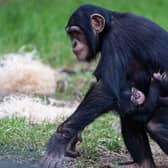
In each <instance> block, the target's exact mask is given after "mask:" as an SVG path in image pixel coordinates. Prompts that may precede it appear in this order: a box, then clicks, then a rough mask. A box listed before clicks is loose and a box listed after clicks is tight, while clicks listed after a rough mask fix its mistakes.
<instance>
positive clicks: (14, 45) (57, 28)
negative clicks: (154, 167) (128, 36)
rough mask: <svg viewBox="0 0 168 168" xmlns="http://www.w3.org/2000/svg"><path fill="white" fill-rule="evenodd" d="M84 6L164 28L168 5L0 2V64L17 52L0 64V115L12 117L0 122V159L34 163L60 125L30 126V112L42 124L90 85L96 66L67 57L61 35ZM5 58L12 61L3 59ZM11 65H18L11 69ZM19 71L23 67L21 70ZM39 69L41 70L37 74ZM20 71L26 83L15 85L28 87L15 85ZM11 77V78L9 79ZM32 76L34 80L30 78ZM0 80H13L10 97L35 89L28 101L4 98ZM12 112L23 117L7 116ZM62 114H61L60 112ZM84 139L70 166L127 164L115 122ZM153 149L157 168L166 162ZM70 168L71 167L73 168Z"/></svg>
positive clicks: (150, 0)
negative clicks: (139, 17) (141, 18)
mask: <svg viewBox="0 0 168 168" xmlns="http://www.w3.org/2000/svg"><path fill="white" fill-rule="evenodd" d="M85 3H91V4H95V5H99V6H102V7H104V8H107V9H110V10H113V11H120V12H132V13H135V14H137V15H143V16H145V17H147V18H149V19H151V20H153V21H154V22H156V23H158V24H159V25H160V26H162V27H163V28H165V29H168V12H167V10H168V0H104V1H103V0H0V55H1V56H0V59H1V57H4V55H6V54H7V55H8V53H16V55H14V57H12V59H13V58H14V59H13V60H14V62H10V61H8V59H6V60H7V61H6V62H5V63H4V62H0V65H3V66H4V67H5V66H6V65H8V67H7V70H6V69H5V71H4V69H3V66H0V100H1V102H0V118H1V114H3V113H5V114H3V115H6V114H7V116H10V118H5V119H2V120H0V149H1V150H0V158H2V159H4V158H5V159H12V160H21V161H25V160H26V161H28V160H30V161H37V160H38V159H39V158H40V157H41V155H42V154H43V153H44V150H45V144H46V142H47V140H48V138H49V137H50V136H51V134H53V132H54V131H55V128H56V126H55V124H56V125H57V124H58V123H59V122H60V121H57V122H56V123H55V124H53V120H52V122H50V120H47V123H46V122H43V123H41V122H40V124H39V123H38V122H34V120H33V122H32V120H29V119H30V118H31V117H32V115H33V113H34V114H35V113H36V114H38V116H37V118H38V117H39V116H40V117H41V116H44V117H43V119H46V118H45V117H47V115H49V113H50V114H51V117H50V118H53V116H54V115H55V114H56V112H58V111H57V109H56V108H55V107H56V106H57V103H58V106H61V107H64V106H66V104H70V103H69V101H77V104H78V102H79V101H80V100H81V98H83V96H84V95H85V93H86V91H87V89H88V88H89V85H90V83H91V82H92V81H93V80H94V78H93V77H92V72H93V70H94V68H95V64H96V63H93V64H81V63H78V62H77V60H76V58H75V56H73V54H72V52H71V44H70V41H69V39H68V36H67V35H66V33H65V30H64V28H65V26H66V23H67V21H68V18H69V16H70V15H71V13H72V12H73V11H74V10H75V9H76V8H77V7H78V6H80V5H82V4H85ZM22 48H24V50H25V51H26V52H30V53H28V54H29V57H27V55H26V54H25V53H24V54H23V55H24V56H25V58H26V59H25V60H26V61H28V62H29V64H27V63H26V64H25V60H20V59H19V60H18V59H16V58H18V55H17V53H18V51H20V49H22ZM34 50H35V51H36V54H35V55H38V57H39V59H38V61H37V60H35V62H34V60H31V61H33V62H30V59H29V58H30V57H31V56H32V55H31V54H32V51H34ZM21 55H22V54H21ZM7 58H11V57H8V56H7ZM19 58H20V57H19ZM13 60H12V61H13ZM16 60H17V61H21V62H17V61H16ZM39 61H40V66H39ZM23 62H24V64H23ZM15 64H16V66H13V65H15ZM31 65H33V66H32V67H36V66H37V68H35V69H36V70H37V69H38V71H34V69H33V71H32V67H31V68H30V66H31ZM11 67H12V68H13V69H12V68H11ZM18 67H19V68H20V67H21V68H22V69H19V68H18ZM23 67H24V68H26V67H27V68H26V69H23ZM38 67H39V68H38ZM40 68H41V69H43V71H40ZM9 69H10V71H9ZM27 69H29V71H28V72H30V74H31V75H32V76H31V77H32V79H34V80H35V81H36V80H38V81H40V82H39V85H33V86H32V81H31V82H30V80H29V78H27V77H26V76H25V73H26V74H27ZM20 71H23V73H22V74H21V76H24V77H25V78H20V79H19V80H22V82H23V80H24V82H28V85H26V84H27V83H24V82H23V83H21V82H19V85H17V84H18V83H17V82H18V78H16V76H17V77H18V76H19V75H18V74H19V73H20ZM44 71H45V72H44ZM55 71H56V72H57V73H56V74H55ZM9 72H10V75H12V78H11V77H10V78H9V77H8V74H9ZM53 72H54V78H53ZM4 73H5V74H6V75H4ZM35 73H36V75H34V74H35ZM45 73H46V74H45ZM28 76H30V75H28ZM37 76H38V77H37ZM44 76H48V78H47V79H46V78H45V79H44V78H43V77H44ZM49 76H50V77H51V78H50V77H49ZM2 77H4V78H2ZM2 79H3V80H2ZM27 79H28V80H27ZM51 79H52V80H51ZM1 81H5V82H6V81H7V83H10V84H11V83H12V81H16V82H15V83H14V84H13V85H12V84H11V85H10V86H8V90H7V93H8V94H9V92H12V93H14V92H20V93H22V92H21V91H20V90H19V89H21V88H22V91H23V93H25V92H26V93H27V92H28V91H27V90H26V89H27V88H29V89H30V87H26V89H25V88H24V87H23V86H25V85H26V86H30V85H29V84H30V83H31V86H32V88H33V90H31V89H30V90H31V91H30V92H31V97H27V96H26V97H25V96H24V97H23V96H22V97H19V98H18V97H17V98H16V97H14V98H13V97H12V98H4V96H5V95H2V96H1V93H2V92H3V91H4V89H1V88H3V86H5V87H6V83H5V84H4V83H3V82H1ZM43 81H45V82H43ZM51 81H52V84H51ZM35 83H38V82H35ZM55 83H56V85H55ZM20 84H21V85H20ZM44 84H45V86H44ZM39 86H40V87H39ZM5 87H4V88H5ZM9 88H10V91H9ZM18 88H19V89H18ZM37 88H38V89H39V88H41V90H42V91H41V90H40V91H39V90H38V92H37V90H36V89H37ZM44 88H45V89H44ZM48 88H49V89H48ZM5 89H6V88H5ZM55 89H56V90H55ZM44 90H46V92H47V91H49V90H50V94H49V95H48V94H46V92H45V93H43V91H44ZM30 92H28V94H30ZM51 92H52V94H51ZM34 93H35V94H34ZM50 98H52V99H50ZM55 99H59V100H63V101H65V100H66V101H68V102H61V105H60V102H55ZM43 100H45V102H43ZM24 103H25V104H24ZM48 105H49V107H48ZM69 106H71V105H69ZM16 107H17V108H16ZM27 107H30V108H27ZM75 108H76V104H75V105H74V106H73V108H69V109H67V108H66V109H65V110H64V111H66V112H67V111H70V113H72V112H73V111H74V109H75ZM55 109H56V111H55ZM26 110H27V111H28V112H29V113H30V114H31V115H30V114H29V118H28V120H27V119H26V120H25V119H24V117H25V116H27V113H25V112H27V111H26ZM58 110H59V109H58ZM11 111H12V112H11ZM16 113H17V114H18V113H19V115H20V116H21V117H23V118H20V117H19V118H18V116H17V117H11V115H13V114H16ZM21 113H22V114H21ZM23 113H24V115H23ZM44 113H46V114H44ZM61 113H64V112H62V111H61ZM70 113H69V114H70ZM8 114H9V115H8ZM42 114H43V115H42ZM2 118H4V117H2ZM31 119H32V118H31ZM64 119H65V118H64ZM83 138H84V142H83V143H82V145H81V147H80V148H81V151H82V157H81V158H79V159H77V161H76V162H75V163H74V164H73V165H75V167H80V168H85V167H86V168H93V167H101V166H102V164H103V163H109V165H110V163H114V164H113V165H112V166H114V165H116V167H117V162H118V160H129V156H128V154H127V152H126V150H125V148H124V146H123V142H122V138H121V136H120V128H119V120H118V118H116V116H114V115H112V114H111V113H110V114H107V115H105V116H104V117H101V118H100V119H98V120H97V121H96V122H94V123H93V124H91V125H90V126H89V127H88V128H87V129H86V130H85V131H84V134H83ZM153 150H154V151H157V154H156V152H155V157H156V158H157V162H158V163H160V162H162V161H163V160H164V162H165V160H166V159H165V157H163V155H160V153H159V154H158V148H156V147H155V146H154V147H153ZM0 160H1V159H0ZM0 167H1V161H0ZM72 167H73V168H74V166H72ZM68 168H70V165H69V166H68Z"/></svg>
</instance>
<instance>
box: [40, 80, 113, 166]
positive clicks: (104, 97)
mask: <svg viewBox="0 0 168 168" xmlns="http://www.w3.org/2000/svg"><path fill="white" fill-rule="evenodd" d="M114 107H115V101H114V98H113V97H112V96H111V95H110V94H109V92H108V89H106V87H105V86H104V85H103V83H102V82H101V81H99V82H97V83H96V84H95V85H94V86H92V87H91V89H90V90H89V91H88V93H87V95H86V96H85V98H84V99H83V101H82V103H81V104H80V105H79V107H78V108H77V110H76V111H75V112H74V113H73V114H72V115H71V116H70V117H69V118H68V119H67V120H66V121H65V122H64V123H62V124H61V125H60V126H59V127H58V129H57V131H56V132H55V134H54V135H53V136H52V137H51V139H50V141H49V143H48V152H47V153H46V155H45V156H44V158H43V164H44V167H50V168H55V167H56V168H57V167H59V166H61V164H62V160H63V158H64V156H68V153H67V149H68V148H69V143H70V145H71V143H72V142H71V141H72V140H73V138H74V137H75V136H77V134H78V133H79V132H81V131H82V130H83V129H84V128H85V127H86V126H87V125H88V124H90V123H91V122H92V121H93V120H95V119H96V118H97V117H99V116H100V115H102V114H103V113H106V112H108V111H110V110H112V109H114Z"/></svg>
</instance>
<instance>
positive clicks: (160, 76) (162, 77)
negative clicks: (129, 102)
mask: <svg viewBox="0 0 168 168" xmlns="http://www.w3.org/2000/svg"><path fill="white" fill-rule="evenodd" d="M153 78H154V80H157V81H167V80H168V76H167V73H166V72H163V73H162V74H161V73H160V72H157V73H154V74H153Z"/></svg>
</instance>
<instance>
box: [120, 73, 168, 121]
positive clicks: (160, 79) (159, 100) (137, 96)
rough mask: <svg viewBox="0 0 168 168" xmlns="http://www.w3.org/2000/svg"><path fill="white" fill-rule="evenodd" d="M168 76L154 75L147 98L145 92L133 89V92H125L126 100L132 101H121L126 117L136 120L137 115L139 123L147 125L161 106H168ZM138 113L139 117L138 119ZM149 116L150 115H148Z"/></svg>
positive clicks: (164, 74) (163, 74) (165, 74)
mask: <svg viewBox="0 0 168 168" xmlns="http://www.w3.org/2000/svg"><path fill="white" fill-rule="evenodd" d="M167 94H168V76H167V73H166V72H164V73H162V74H161V73H159V72H158V73H154V74H153V77H152V79H151V85H150V88H149V92H148V95H147V96H145V94H144V93H143V92H141V91H140V90H138V89H136V88H135V87H132V88H131V90H130V91H129V90H126V91H124V92H123V95H122V96H123V97H124V99H131V102H130V103H129V100H128V101H125V100H124V99H123V101H122V100H121V104H120V105H121V106H122V107H121V108H120V110H124V111H125V114H126V115H130V116H131V117H132V118H134V115H136V118H134V119H137V121H141V122H142V121H143V123H146V122H147V121H148V120H149V119H150V116H151V115H152V113H153V112H154V111H155V110H156V108H157V107H160V106H162V107H163V106H168V97H166V96H168V95H167ZM125 102H126V103H125ZM137 113H138V114H139V117H137ZM147 114H148V115H147Z"/></svg>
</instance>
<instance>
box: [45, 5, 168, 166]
mask: <svg viewBox="0 0 168 168" xmlns="http://www.w3.org/2000/svg"><path fill="white" fill-rule="evenodd" d="M93 13H99V14H101V15H102V16H104V18H105V21H106V26H105V29H104V31H103V32H102V33H101V34H100V35H99V36H98V37H96V36H95V35H94V33H93V31H92V28H91V24H90V15H91V14H93ZM73 25H75V26H79V27H80V28H81V29H82V30H83V31H84V33H85V35H86V38H87V41H88V45H89V48H90V50H91V53H92V55H91V56H90V57H89V58H88V59H87V61H91V60H92V59H94V58H95V57H96V54H97V53H98V52H100V53H101V58H100V61H99V63H98V66H97V68H96V70H95V73H94V74H95V76H96V78H97V83H96V84H95V85H94V86H92V88H91V89H90V90H89V91H88V93H87V95H86V96H85V98H84V99H83V101H82V102H81V104H80V105H79V107H78V108H77V110H76V111H75V112H74V114H72V116H70V117H69V118H68V119H67V120H66V121H65V122H64V123H62V124H61V126H60V127H59V128H58V129H57V132H56V133H55V134H54V135H53V136H52V138H51V139H50V143H49V146H48V152H47V154H46V155H45V157H44V163H45V165H46V166H48V167H49V168H54V166H55V167H60V160H61V159H60V158H62V157H63V156H65V155H66V149H67V147H68V143H70V142H71V140H72V139H73V138H74V137H75V136H76V135H77V134H78V133H79V132H81V131H82V130H83V129H84V128H85V127H86V126H87V125H88V124H90V123H91V122H93V121H94V120H95V119H96V118H97V117H99V116H100V115H102V114H103V113H105V112H108V111H110V110H116V109H117V110H118V111H119V114H120V118H121V126H122V134H123V138H124V141H125V144H126V146H127V148H128V150H129V152H130V153H131V155H132V157H133V159H134V161H135V162H136V163H138V165H141V166H143V167H144V168H152V167H154V161H153V158H152V154H151V150H150V147H149V142H148V138H147V135H146V131H148V132H149V133H150V135H151V137H152V138H153V139H154V140H155V141H156V142H157V143H158V144H159V145H160V146H161V148H162V149H163V150H164V151H165V152H166V153H168V141H167V140H166V139H168V137H167V136H168V113H166V112H165V111H166V110H167V109H166V108H157V110H156V111H155V112H154V113H153V114H152V115H150V121H149V122H148V123H146V124H142V123H143V122H144V119H143V117H142V119H139V121H140V122H137V121H136V119H137V118H138V117H139V115H137V118H136V115H132V116H131V115H125V113H126V112H125V110H124V109H123V111H122V110H121V108H122V107H121V105H122V101H123V100H124V99H125V98H123V92H124V91H125V90H127V89H128V90H129V89H130V88H131V87H132V86H134V87H136V88H137V89H139V90H141V91H143V92H144V93H145V94H146V95H148V91H149V87H150V81H151V77H152V75H153V73H154V72H158V71H159V70H164V71H167V70H168V33H167V32H166V31H165V30H163V29H162V28H161V27H159V26H158V25H157V24H155V23H153V22H152V21H150V20H148V19H146V18H144V17H141V16H136V15H133V14H130V13H117V12H112V11H109V10H106V9H103V8H100V7H97V6H93V5H83V6H81V7H79V8H78V9H77V10H76V11H75V12H74V13H73V14H72V16H71V17H70V19H69V21H68V24H67V27H69V26H73ZM150 106H153V104H152V103H151V105H150ZM133 114H136V111H134V112H133ZM144 115H145V113H144ZM146 115H147V116H148V115H149V114H146ZM161 115H163V116H162V117H161ZM128 116H129V117H128ZM147 119H148V117H147ZM159 124H160V125H161V127H160V128H159V127H157V126H158V125H159ZM165 136H166V137H165Z"/></svg>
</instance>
